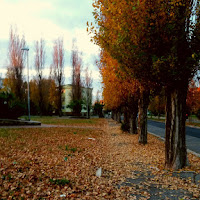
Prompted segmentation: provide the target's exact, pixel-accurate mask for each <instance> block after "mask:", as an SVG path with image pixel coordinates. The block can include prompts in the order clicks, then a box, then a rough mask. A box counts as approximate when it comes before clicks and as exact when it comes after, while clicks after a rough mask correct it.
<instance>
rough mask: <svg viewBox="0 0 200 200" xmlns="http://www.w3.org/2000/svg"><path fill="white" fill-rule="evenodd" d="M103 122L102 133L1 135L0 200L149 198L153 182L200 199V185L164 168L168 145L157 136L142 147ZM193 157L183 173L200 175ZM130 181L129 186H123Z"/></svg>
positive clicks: (63, 130)
mask: <svg viewBox="0 0 200 200" xmlns="http://www.w3.org/2000/svg"><path fill="white" fill-rule="evenodd" d="M102 122H104V126H102V127H103V129H102V130H99V129H86V128H84V129H80V128H79V129H76V128H75V127H74V128H61V127H60V128H33V129H12V130H7V132H8V133H7V135H9V137H0V185H1V187H0V198H2V199H12V198H16V199H20V198H22V199H23V198H24V199H39V198H44V199H45V198H52V199H59V198H63V199H77V198H79V199H138V195H141V199H142V198H143V199H148V198H149V197H150V189H149V188H151V186H152V184H155V185H156V186H157V187H158V188H163V190H164V189H170V190H177V189H179V188H182V189H183V190H187V191H188V192H190V193H191V194H192V195H193V197H195V198H198V197H199V185H196V184H194V183H192V182H191V181H190V180H182V179H180V178H178V177H173V176H172V172H171V171H166V170H164V168H163V166H164V144H163V143H162V142H161V141H159V140H158V139H157V138H156V137H154V136H151V135H149V138H148V141H149V143H148V144H147V145H145V146H144V145H140V144H138V136H137V135H130V134H126V133H122V132H121V130H120V127H119V125H117V124H115V126H112V127H109V126H108V124H107V120H105V119H104V120H102V119H101V123H102ZM97 124H98V123H97ZM97 126H98V125H97ZM0 132H1V129H0ZM4 132H5V131H4ZM75 132H76V134H74V133H75ZM12 133H13V135H12ZM4 136H5V133H4ZM88 138H93V139H95V140H92V139H88ZM189 159H190V163H191V166H190V168H189V167H188V168H187V169H184V170H188V171H189V170H191V169H192V170H193V171H196V172H197V173H198V172H199V169H200V162H199V158H197V157H195V156H193V155H189ZM100 168H101V176H99V177H97V176H96V172H97V171H98V169H100ZM129 177H130V178H129ZM127 178H129V180H130V181H129V183H130V182H131V181H132V182H131V184H128V183H127V184H125V185H123V186H122V183H125V182H126V180H127ZM141 180H142V181H141ZM136 181H137V184H135V182H136ZM160 195H161V194H160ZM186 196H187V195H186ZM183 199H184V198H183Z"/></svg>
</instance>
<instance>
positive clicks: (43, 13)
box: [0, 0, 99, 81]
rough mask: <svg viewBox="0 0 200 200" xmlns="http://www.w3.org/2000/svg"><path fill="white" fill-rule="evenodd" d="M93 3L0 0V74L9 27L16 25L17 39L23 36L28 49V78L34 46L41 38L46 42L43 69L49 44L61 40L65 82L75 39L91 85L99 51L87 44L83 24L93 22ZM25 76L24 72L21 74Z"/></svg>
mask: <svg viewBox="0 0 200 200" xmlns="http://www.w3.org/2000/svg"><path fill="white" fill-rule="evenodd" d="M92 2H93V0H42V1H41V0H0V18H1V19H2V20H0V27H1V31H0V52H1V54H0V73H5V69H4V68H3V66H6V65H7V64H8V62H7V48H8V38H9V31H10V26H11V25H16V27H17V29H18V33H19V35H24V36H25V39H26V41H27V45H28V46H29V48H30V51H29V57H30V58H29V60H30V69H31V70H32V71H31V74H34V72H33V71H34V70H33V65H34V42H35V41H36V40H39V39H40V38H41V37H42V38H43V39H44V40H45V42H46V54H47V58H46V69H45V74H46V75H48V74H49V71H48V67H49V66H50V65H51V62H52V50H53V40H55V39H57V38H58V37H60V36H61V37H63V39H64V48H65V66H66V69H65V70H66V79H68V76H69V75H68V74H69V73H68V72H69V70H70V68H69V67H70V66H71V61H70V60H71V48H72V39H73V38H76V39H77V45H78V49H79V51H81V52H82V59H83V64H84V67H86V66H89V68H90V70H92V71H93V78H94V80H95V81H98V80H99V78H98V77H99V72H98V68H97V67H96V64H95V60H96V59H97V58H98V55H99V47H98V46H96V45H94V44H93V43H91V42H90V36H89V35H88V33H87V32H86V22H87V21H89V22H90V21H93V16H92V10H93V8H92ZM25 74H26V72H25Z"/></svg>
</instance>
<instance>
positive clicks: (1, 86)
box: [0, 78, 4, 89]
mask: <svg viewBox="0 0 200 200" xmlns="http://www.w3.org/2000/svg"><path fill="white" fill-rule="evenodd" d="M3 81H4V78H0V89H2V88H3Z"/></svg>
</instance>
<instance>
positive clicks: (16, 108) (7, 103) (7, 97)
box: [0, 92, 26, 119]
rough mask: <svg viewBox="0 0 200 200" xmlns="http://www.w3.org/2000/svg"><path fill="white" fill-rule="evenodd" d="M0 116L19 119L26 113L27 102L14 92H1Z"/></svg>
mask: <svg viewBox="0 0 200 200" xmlns="http://www.w3.org/2000/svg"><path fill="white" fill-rule="evenodd" d="M0 107H1V109H0V118H3V119H17V118H18V117H20V116H22V115H23V114H24V113H25V108H26V106H25V104H24V103H22V102H20V101H19V100H17V99H16V98H15V96H14V94H12V93H8V92H0Z"/></svg>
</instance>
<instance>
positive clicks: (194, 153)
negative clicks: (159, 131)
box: [148, 131, 200, 158]
mask: <svg viewBox="0 0 200 200" xmlns="http://www.w3.org/2000/svg"><path fill="white" fill-rule="evenodd" d="M148 133H149V134H151V135H154V136H155V137H157V138H159V139H160V140H162V141H163V142H164V141H165V138H163V137H161V136H159V135H156V134H155V133H151V132H149V131H148ZM187 152H188V153H191V154H193V155H195V156H197V157H199V158H200V154H199V153H196V152H194V151H192V150H190V149H188V148H187Z"/></svg>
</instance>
